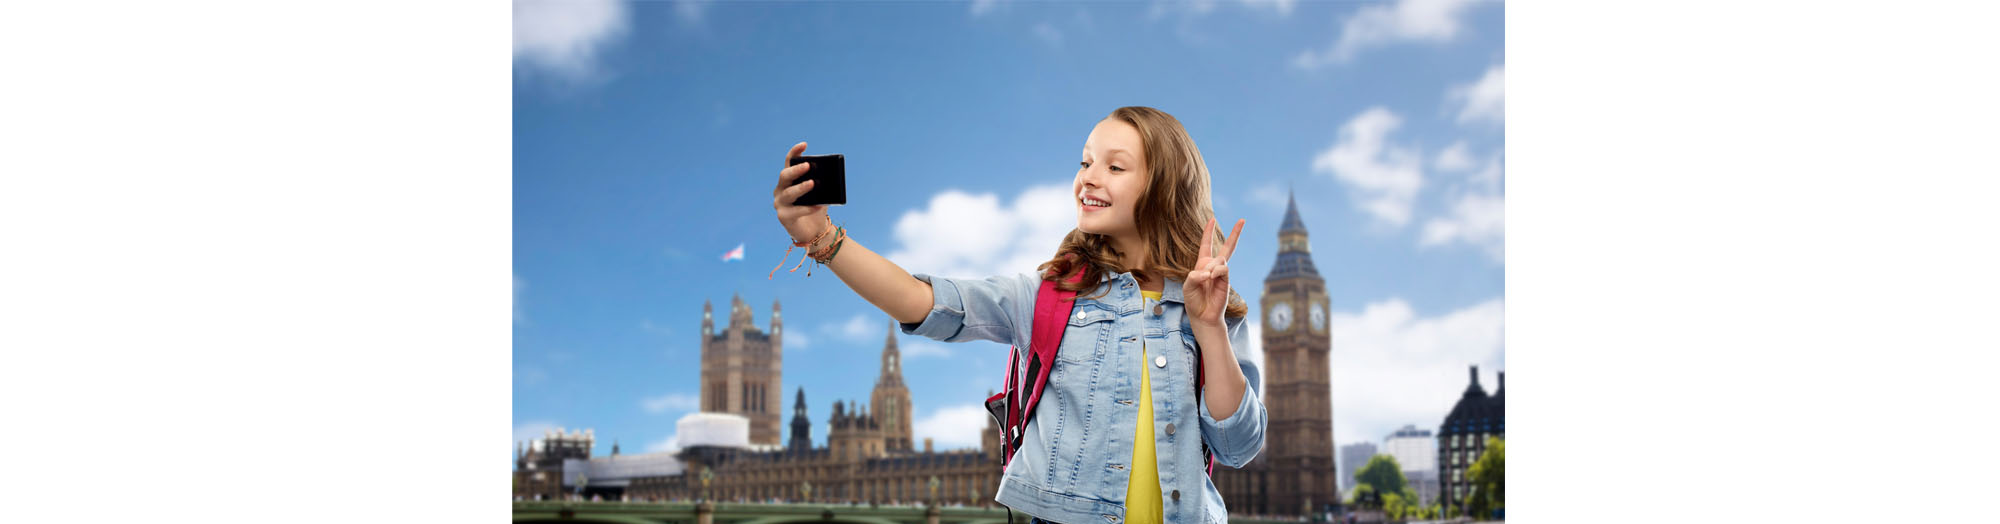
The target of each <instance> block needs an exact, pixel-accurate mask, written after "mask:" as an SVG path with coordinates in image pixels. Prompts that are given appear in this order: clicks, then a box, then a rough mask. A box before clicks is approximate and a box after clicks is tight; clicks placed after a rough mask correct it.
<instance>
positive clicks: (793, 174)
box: [778, 162, 812, 186]
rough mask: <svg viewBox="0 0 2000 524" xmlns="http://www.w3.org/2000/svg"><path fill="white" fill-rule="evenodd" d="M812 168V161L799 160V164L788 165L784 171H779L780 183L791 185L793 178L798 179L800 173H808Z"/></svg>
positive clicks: (781, 184)
mask: <svg viewBox="0 0 2000 524" xmlns="http://www.w3.org/2000/svg"><path fill="white" fill-rule="evenodd" d="M811 170H812V162H799V165H796V166H791V167H786V168H785V169H784V170H783V171H779V172H778V185H780V186H788V185H791V184H792V180H796V179H798V178H799V175H803V174H806V172H807V171H811Z"/></svg>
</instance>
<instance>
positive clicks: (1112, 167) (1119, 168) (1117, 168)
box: [1111, 166, 1125, 171]
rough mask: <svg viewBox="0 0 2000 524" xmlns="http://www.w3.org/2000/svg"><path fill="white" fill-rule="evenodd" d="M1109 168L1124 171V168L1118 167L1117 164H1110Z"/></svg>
mask: <svg viewBox="0 0 2000 524" xmlns="http://www.w3.org/2000/svg"><path fill="white" fill-rule="evenodd" d="M1111 170H1112V171H1124V170H1125V168H1122V167H1118V166H1111Z"/></svg>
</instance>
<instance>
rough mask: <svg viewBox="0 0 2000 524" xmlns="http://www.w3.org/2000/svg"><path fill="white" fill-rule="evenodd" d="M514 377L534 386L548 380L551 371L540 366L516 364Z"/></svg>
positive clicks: (526, 384)
mask: <svg viewBox="0 0 2000 524" xmlns="http://www.w3.org/2000/svg"><path fill="white" fill-rule="evenodd" d="M514 379H515V380H519V381H521V385H523V386H533V385H536V384H540V383H543V382H548V381H549V372H548V371H544V370H543V369H542V368H541V367H540V366H515V367H514Z"/></svg>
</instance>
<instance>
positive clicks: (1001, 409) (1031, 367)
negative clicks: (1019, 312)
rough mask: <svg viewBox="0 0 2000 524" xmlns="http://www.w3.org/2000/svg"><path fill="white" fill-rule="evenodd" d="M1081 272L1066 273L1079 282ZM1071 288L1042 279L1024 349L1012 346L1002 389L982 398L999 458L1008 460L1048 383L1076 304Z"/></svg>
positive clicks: (1012, 454)
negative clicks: (997, 432) (992, 423)
mask: <svg viewBox="0 0 2000 524" xmlns="http://www.w3.org/2000/svg"><path fill="white" fill-rule="evenodd" d="M1082 279H1083V272H1082V271H1078V272H1076V273H1075V274H1072V275H1071V276H1070V277H1069V279H1068V280H1069V281H1070V282H1081V281H1082ZM1076 294H1077V293H1076V292H1075V291H1066V290H1063V289H1060V288H1057V287H1056V282H1055V281H1054V280H1043V281H1042V285H1041V287H1040V288H1039V289H1038V290H1037V291H1036V293H1035V310H1034V314H1035V316H1034V320H1033V321H1032V322H1033V324H1031V325H1032V326H1033V328H1032V331H1031V332H1030V333H1029V335H1028V336H1029V341H1028V349H1027V351H1022V350H1021V348H1020V347H1019V346H1015V347H1014V348H1012V349H1011V350H1010V351H1009V355H1008V357H1007V381H1006V385H1005V388H1006V389H1005V391H1002V392H1001V393H999V394H997V395H994V396H992V397H989V398H987V399H986V409H987V410H988V411H990V412H992V414H993V418H994V419H996V421H997V422H999V423H1000V424H999V425H998V426H999V429H1000V432H1001V435H1000V442H1001V444H1002V445H1001V447H1002V458H1003V460H1008V461H1011V460H1012V459H1013V457H1014V450H1015V449H1016V448H1018V447H1019V446H1020V444H1021V432H1022V431H1025V430H1026V427H1027V425H1028V419H1030V418H1033V417H1034V413H1035V405H1037V404H1040V403H1041V400H1042V389H1043V388H1046V387H1047V386H1048V382H1049V371H1050V370H1051V369H1053V368H1054V367H1055V361H1056V352H1057V350H1059V349H1061V347H1062V335H1063V331H1064V330H1065V329H1068V327H1069V313H1070V312H1071V311H1073V310H1075V308H1076V301H1075V300H1073V299H1074V298H1075V297H1076Z"/></svg>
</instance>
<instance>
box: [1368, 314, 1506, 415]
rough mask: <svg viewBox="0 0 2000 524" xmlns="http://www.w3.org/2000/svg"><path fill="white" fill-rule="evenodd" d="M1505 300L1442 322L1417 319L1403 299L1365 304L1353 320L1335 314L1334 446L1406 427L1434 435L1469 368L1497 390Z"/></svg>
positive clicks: (1462, 387)
mask: <svg viewBox="0 0 2000 524" xmlns="http://www.w3.org/2000/svg"><path fill="white" fill-rule="evenodd" d="M1505 310H1506V307H1505V301H1504V300H1503V299H1500V298H1494V299H1491V300H1488V301H1485V302H1481V303H1479V304H1476V305H1473V306H1470V307H1467V308H1464V309H1460V310H1457V311H1452V312H1449V313H1445V314H1443V315H1439V316H1433V317H1418V316H1417V315H1416V313H1415V311H1414V310H1413V309H1411V307H1410V305H1409V304H1408V303H1407V302H1405V301H1403V299H1401V298H1390V299H1387V300H1383V301H1379V302H1374V303H1371V304H1368V306H1367V307H1365V308H1363V309H1362V311H1361V312H1360V313H1358V314H1356V313H1348V312H1335V313H1334V314H1333V317H1332V319H1331V324H1332V326H1333V359H1332V362H1331V363H1330V367H1331V370H1330V371H1331V373H1332V379H1333V380H1332V382H1333V385H1332V390H1333V404H1334V408H1333V416H1334V432H1335V435H1334V437H1335V441H1337V442H1356V441H1364V440H1365V441H1370V442H1380V441H1381V440H1382V437H1384V436H1386V435H1388V434H1389V433H1390V432H1393V431H1395V430H1396V428H1400V427H1402V426H1403V425H1404V424H1415V425H1416V426H1417V427H1418V428H1430V429H1432V430H1435V429H1437V426H1438V424H1439V423H1442V422H1444V416H1445V414H1446V413H1448V412H1450V411H1451V407H1452V405H1453V404H1455V403H1457V402H1458V398H1459V395H1460V394H1461V393H1463V392H1464V391H1465V386H1466V380H1467V374H1466V370H1467V366H1470V365H1478V366H1479V371H1480V374H1481V377H1482V378H1481V380H1480V384H1481V386H1482V387H1484V388H1486V391H1487V393H1492V392H1493V390H1494V389H1495V388H1494V386H1495V385H1496V384H1495V381H1494V380H1493V376H1494V373H1495V372H1497V371H1503V370H1504V369H1503V366H1504V365H1505V364H1506V354H1505V331H1504V329H1503V326H1504V324H1505Z"/></svg>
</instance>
